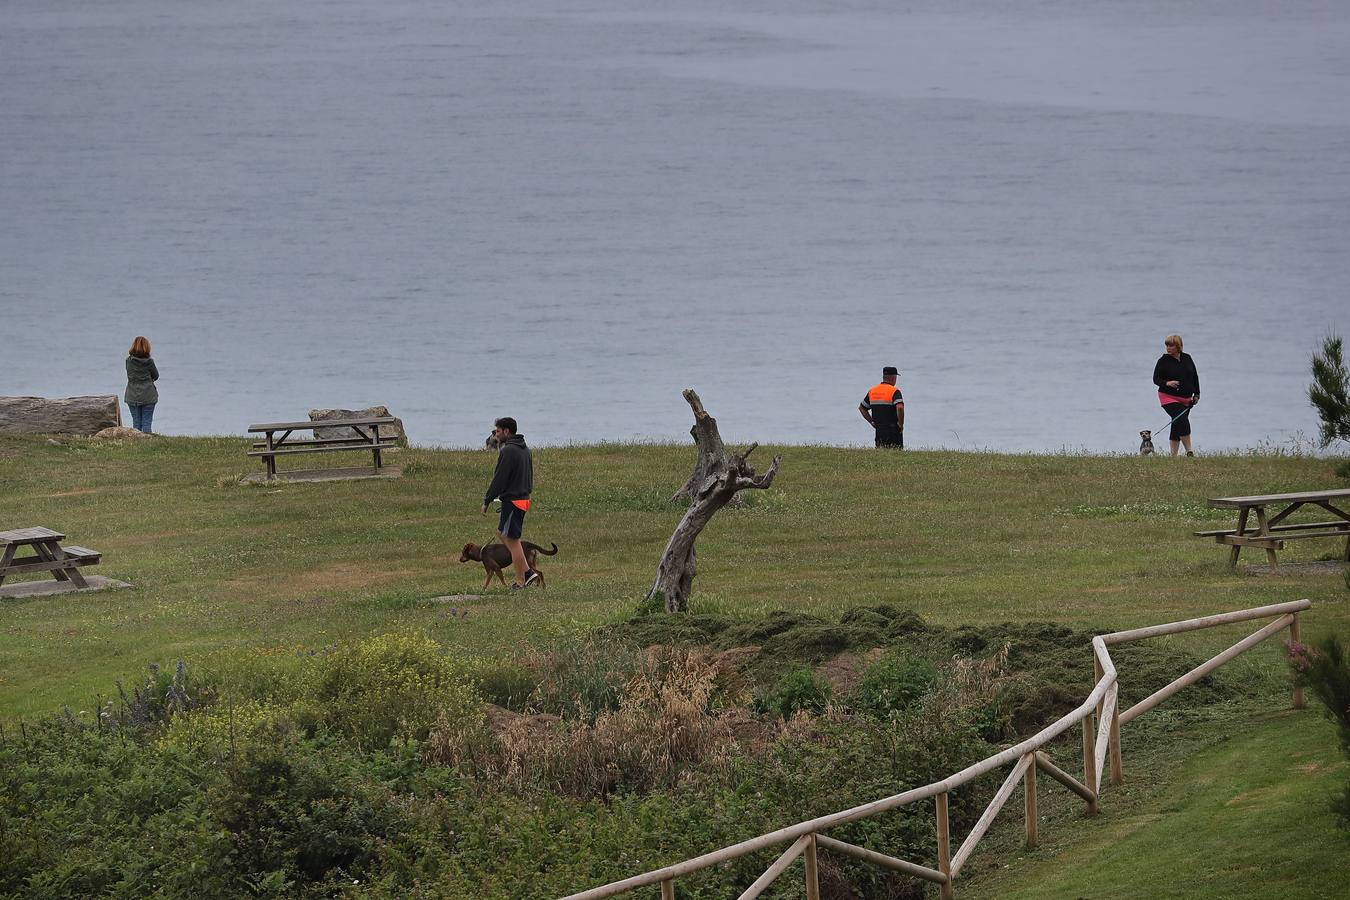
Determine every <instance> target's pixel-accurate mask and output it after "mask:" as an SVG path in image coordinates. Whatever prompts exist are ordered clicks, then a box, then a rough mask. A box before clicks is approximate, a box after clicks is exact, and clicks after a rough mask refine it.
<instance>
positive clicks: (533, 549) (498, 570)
mask: <svg viewBox="0 0 1350 900" xmlns="http://www.w3.org/2000/svg"><path fill="white" fill-rule="evenodd" d="M520 548H521V549H522V550H524V551H525V565H527V566H529V567H530V568H531V569H534V570H535V571H536V572H539V568H538V566H536V565H535V560H537V559H538V558H539V554H541V553H542V554H544V555H545V556H555V555H557V553H558V545H557V544H554V545H553V549H552V550H545V549H544V548H543V547H540V546H539V545H538V544H532V543H530V542H529V541H521V542H520ZM459 561H460V562H462V563H466V562H480V563H482V564H483V568H484V569H485V570H487V581H484V582H483V588H484V589H485V590H486V589H487V586H488V585H490V584H492V576H493V575H496V576H497V579H498V580H499V581H501V583H502V585H503V586H505V584H506V578H505V576H503V575H502V570H503V569H505V568H506V567H508V566H509V565H511V551H510V550H508V549H507V548H506V545H505V544H488V545H487V546H486V547H480V546H478V545H477V544H475V543H473V542H472V541H470V542H469V543H467V544H465V545H464V550H463V552H461V553H460V554H459ZM539 586H540V587H546V585H545V584H544V573H543V572H539Z"/></svg>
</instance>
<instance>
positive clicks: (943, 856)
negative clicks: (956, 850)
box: [933, 791, 954, 900]
mask: <svg viewBox="0 0 1350 900" xmlns="http://www.w3.org/2000/svg"><path fill="white" fill-rule="evenodd" d="M933 800H934V802H935V803H936V804H937V851H938V871H939V872H941V873H942V874H943V875H946V876H947V880H946V881H944V882H943V883H942V884H941V885H940V887H941V888H942V891H941V894H942V900H952V897H953V896H954V895H953V893H952V836H951V827H950V825H949V824H948V821H947V792H946V791H943V792H942V793H940V794H938V795H937V796H935V797H934V798H933Z"/></svg>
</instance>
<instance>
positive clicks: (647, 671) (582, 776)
mask: <svg viewBox="0 0 1350 900" xmlns="http://www.w3.org/2000/svg"><path fill="white" fill-rule="evenodd" d="M724 684H725V682H724V680H723V679H722V678H721V677H720V672H719V670H718V667H717V665H716V664H715V663H713V662H712V661H711V660H710V659H709V658H708V657H707V655H706V654H704V653H700V652H698V651H692V650H687V649H679V648H663V647H652V648H650V649H649V650H647V651H645V652H644V653H643V654H642V655H641V657H640V659H639V663H638V667H637V671H635V672H634V673H633V674H632V675H631V676H630V677H629V679H628V681H627V683H625V684H624V685H623V686H622V687H621V688H619V690H618V696H619V702H618V708H617V709H614V710H610V711H606V712H601V713H599V714H598V715H597V716H596V718H595V720H594V722H587V721H585V720H578V719H557V718H554V717H548V716H538V715H535V716H516V717H513V718H509V719H504V720H503V719H499V720H498V731H497V733H496V734H495V735H493V734H488V733H487V732H486V731H485V730H484V729H483V728H482V727H481V726H479V727H465V726H464V725H463V724H462V723H456V722H451V721H448V720H444V721H442V722H439V723H438V724H437V727H436V728H435V730H434V731H433V732H432V734H431V737H430V739H429V740H428V741H427V745H426V750H425V755H426V757H427V758H428V759H429V760H431V761H433V762H437V763H441V764H448V765H456V766H460V767H463V768H466V769H468V770H469V771H470V772H472V773H473V774H474V775H476V776H478V777H480V778H486V779H489V780H491V781H492V782H494V783H496V784H499V785H503V786H507V787H511V788H514V789H516V790H532V789H543V790H547V791H553V792H558V793H562V794H565V795H567V796H571V797H578V798H582V799H589V798H605V797H608V796H609V795H611V794H612V793H614V792H615V791H616V790H620V789H622V790H629V791H639V792H646V791H650V790H652V789H655V788H663V787H673V786H674V785H675V784H676V783H677V782H678V781H679V780H680V778H681V776H682V775H684V774H685V773H686V772H688V771H690V770H692V769H694V768H703V769H723V768H725V766H726V765H727V764H728V762H729V760H730V758H731V751H732V749H733V747H734V742H733V738H732V732H731V726H730V724H729V719H728V717H727V716H725V715H723V714H722V712H720V711H719V707H721V706H722V705H723V703H724V702H725V701H726V700H727V699H728V698H725V697H719V695H720V694H722V693H723V691H724Z"/></svg>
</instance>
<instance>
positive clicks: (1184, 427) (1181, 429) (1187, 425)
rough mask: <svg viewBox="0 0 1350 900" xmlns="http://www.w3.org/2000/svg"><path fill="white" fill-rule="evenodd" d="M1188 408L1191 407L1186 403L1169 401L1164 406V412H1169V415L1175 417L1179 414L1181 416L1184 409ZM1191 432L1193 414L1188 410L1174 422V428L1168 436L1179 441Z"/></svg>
mask: <svg viewBox="0 0 1350 900" xmlns="http://www.w3.org/2000/svg"><path fill="white" fill-rule="evenodd" d="M1188 409H1190V407H1189V406H1187V405H1186V404H1185V403H1168V404H1166V405H1164V406H1163V412H1165V413H1167V415H1168V416H1169V417H1170V418H1174V419H1175V418H1176V417H1177V416H1181V411H1182V410H1188ZM1190 433H1191V414H1190V413H1189V412H1188V413H1186V415H1184V416H1181V418H1180V419H1177V420H1176V421H1175V422H1173V423H1172V430H1171V432H1169V433H1168V435H1167V438H1168V440H1173V441H1179V440H1181V439H1182V438H1184V437H1185V436H1186V435H1188V434H1190Z"/></svg>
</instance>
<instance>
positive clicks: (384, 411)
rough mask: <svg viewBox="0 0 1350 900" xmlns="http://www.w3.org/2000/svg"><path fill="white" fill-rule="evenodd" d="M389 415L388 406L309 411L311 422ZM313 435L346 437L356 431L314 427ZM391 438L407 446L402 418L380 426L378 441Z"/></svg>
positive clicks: (351, 435)
mask: <svg viewBox="0 0 1350 900" xmlns="http://www.w3.org/2000/svg"><path fill="white" fill-rule="evenodd" d="M387 415H389V407H387V406H372V407H370V408H368V409H311V410H310V411H309V420H310V421H311V422H322V421H323V420H324V419H360V418H366V417H373V416H387ZM314 436H315V437H325V438H347V437H356V436H357V434H356V431H355V430H354V429H351V428H316V429H314ZM386 440H393V441H394V442H396V443H397V444H398V445H399V446H400V447H406V446H408V435H407V434H406V433H404V431H403V420H402V419H398V420H397V421H395V422H394V424H393V425H381V426H380V441H381V443H383V442H384V441H386Z"/></svg>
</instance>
